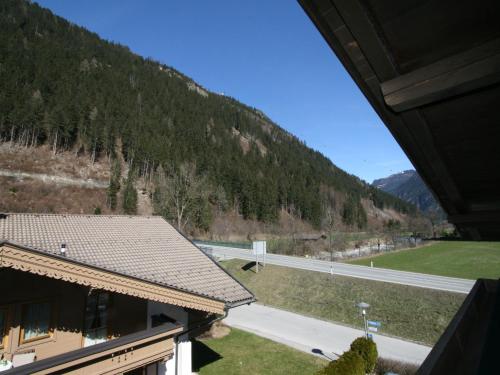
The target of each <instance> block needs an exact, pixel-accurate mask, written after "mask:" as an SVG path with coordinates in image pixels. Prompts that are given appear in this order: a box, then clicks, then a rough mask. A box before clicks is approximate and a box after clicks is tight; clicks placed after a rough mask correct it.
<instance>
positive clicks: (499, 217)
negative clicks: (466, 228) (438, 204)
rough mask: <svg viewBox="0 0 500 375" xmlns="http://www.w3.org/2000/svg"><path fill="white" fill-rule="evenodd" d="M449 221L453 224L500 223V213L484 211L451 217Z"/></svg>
mask: <svg viewBox="0 0 500 375" xmlns="http://www.w3.org/2000/svg"><path fill="white" fill-rule="evenodd" d="M448 221H450V222H451V223H453V224H475V223H500V212H498V211H484V212H471V213H466V214H457V215H449V216H448Z"/></svg>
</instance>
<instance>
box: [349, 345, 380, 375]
mask: <svg viewBox="0 0 500 375" xmlns="http://www.w3.org/2000/svg"><path fill="white" fill-rule="evenodd" d="M351 350H352V351H353V352H356V353H358V354H359V355H360V356H361V358H363V361H364V364H365V372H366V373H371V372H372V371H373V369H374V368H375V364H376V363H377V357H378V352H377V344H375V342H374V341H373V340H370V339H367V338H366V337H358V338H357V339H356V340H354V341H353V342H352V343H351Z"/></svg>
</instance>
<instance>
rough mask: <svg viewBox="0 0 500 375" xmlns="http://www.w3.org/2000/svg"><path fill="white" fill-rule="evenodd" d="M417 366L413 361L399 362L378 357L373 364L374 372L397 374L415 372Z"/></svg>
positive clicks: (411, 374) (408, 374) (379, 374)
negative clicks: (374, 364) (375, 363)
mask: <svg viewBox="0 0 500 375" xmlns="http://www.w3.org/2000/svg"><path fill="white" fill-rule="evenodd" d="M417 370H418V366H417V365H415V364H413V363H406V362H400V361H396V360H393V359H387V358H379V359H378V360H377V365H376V366H375V374H377V375H385V374H387V373H388V372H393V373H395V374H399V375H414V374H416V373H417Z"/></svg>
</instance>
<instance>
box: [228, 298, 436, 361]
mask: <svg viewBox="0 0 500 375" xmlns="http://www.w3.org/2000/svg"><path fill="white" fill-rule="evenodd" d="M360 319H361V317H360ZM224 323H226V324H227V325H229V326H232V327H235V328H239V329H242V330H245V331H248V332H251V333H254V334H256V335H259V336H262V337H266V338H268V339H271V340H273V341H276V342H280V343H282V344H285V345H288V346H290V347H293V348H295V349H298V350H301V351H304V352H306V353H315V354H319V355H322V356H324V357H327V358H329V359H335V358H336V357H337V356H338V355H341V354H342V353H343V352H344V351H346V350H349V346H350V344H351V342H352V341H353V340H354V339H356V338H357V337H360V336H363V335H364V332H363V331H361V330H358V329H355V328H351V327H346V326H343V325H339V324H333V323H330V322H326V321H323V320H319V319H314V318H309V317H306V316H303V315H299V314H294V313H291V312H288V311H284V310H280V309H276V308H272V307H268V306H263V305H259V304H256V303H254V304H252V305H245V306H240V307H236V308H234V309H231V310H230V311H229V315H228V317H227V318H226V319H225V320H224ZM381 330H382V331H383V327H382V328H381ZM373 339H374V341H375V342H376V343H377V350H378V353H379V356H380V357H384V358H391V359H396V360H399V361H404V362H411V363H415V364H420V363H422V362H423V361H424V359H425V358H426V357H427V355H428V354H429V352H430V350H431V348H430V347H428V346H424V345H419V344H416V343H413V342H408V341H404V340H400V339H396V338H393V337H387V336H383V335H380V334H377V333H374V334H373ZM321 353H322V354H321Z"/></svg>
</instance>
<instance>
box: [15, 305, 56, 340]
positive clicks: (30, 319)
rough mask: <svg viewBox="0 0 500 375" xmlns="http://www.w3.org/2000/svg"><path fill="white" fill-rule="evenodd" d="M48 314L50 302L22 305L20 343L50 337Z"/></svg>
mask: <svg viewBox="0 0 500 375" xmlns="http://www.w3.org/2000/svg"><path fill="white" fill-rule="evenodd" d="M50 313H51V306H50V302H37V303H29V304H25V305H23V309H22V321H21V343H24V342H27V341H33V340H38V339H43V338H46V337H49V336H50V334H51V327H50Z"/></svg>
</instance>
